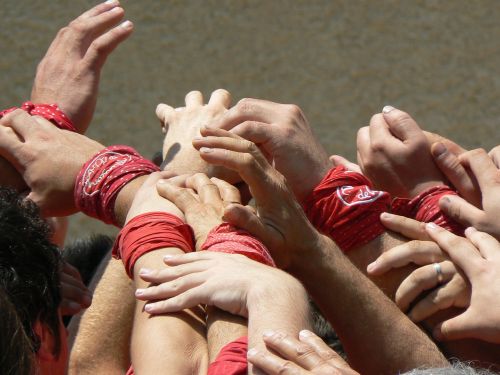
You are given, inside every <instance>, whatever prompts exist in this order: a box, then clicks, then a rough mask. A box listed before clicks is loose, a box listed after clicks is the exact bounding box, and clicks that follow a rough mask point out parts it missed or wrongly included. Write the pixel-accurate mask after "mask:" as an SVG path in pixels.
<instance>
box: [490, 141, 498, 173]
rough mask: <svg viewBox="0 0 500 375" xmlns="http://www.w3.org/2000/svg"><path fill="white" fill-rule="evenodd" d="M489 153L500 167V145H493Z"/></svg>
mask: <svg viewBox="0 0 500 375" xmlns="http://www.w3.org/2000/svg"><path fill="white" fill-rule="evenodd" d="M488 155H489V157H490V158H491V160H493V163H495V165H496V166H497V168H498V169H500V146H496V147H493V148H492V149H491V151H490V152H488Z"/></svg>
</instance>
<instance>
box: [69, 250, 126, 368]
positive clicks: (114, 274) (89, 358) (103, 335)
mask: <svg viewBox="0 0 500 375" xmlns="http://www.w3.org/2000/svg"><path fill="white" fill-rule="evenodd" d="M90 289H91V290H92V291H93V295H94V297H93V300H92V305H91V306H90V307H89V308H88V309H87V310H85V311H84V312H83V313H81V314H79V315H76V316H74V317H73V318H72V320H71V323H70V325H69V327H68V330H69V341H70V348H71V351H70V359H69V369H68V373H69V374H84V375H85V374H111V375H113V374H124V373H125V372H126V371H127V369H128V368H129V366H130V351H129V346H130V336H131V332H132V321H133V318H132V317H133V312H134V308H135V297H134V288H133V285H132V282H131V281H130V279H129V278H128V277H127V275H126V274H125V271H124V270H123V265H122V264H121V262H120V261H118V260H113V259H111V257H110V255H108V256H107V257H106V258H105V259H104V260H103V261H102V263H101V265H100V266H99V269H98V271H97V272H96V275H95V276H94V278H93V280H92V283H91V285H90Z"/></svg>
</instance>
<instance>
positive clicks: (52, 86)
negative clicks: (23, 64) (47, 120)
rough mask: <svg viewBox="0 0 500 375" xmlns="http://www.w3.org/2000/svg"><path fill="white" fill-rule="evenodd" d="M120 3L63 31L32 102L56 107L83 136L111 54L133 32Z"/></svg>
mask: <svg viewBox="0 0 500 375" xmlns="http://www.w3.org/2000/svg"><path fill="white" fill-rule="evenodd" d="M123 15H124V10H123V8H121V7H120V6H119V2H118V0H114V1H107V2H105V3H102V4H99V5H97V6H95V7H93V8H92V9H90V10H88V11H86V12H85V13H83V14H82V15H80V16H79V17H77V18H76V19H75V20H73V21H71V22H70V23H69V25H68V26H66V27H64V28H62V29H61V30H60V31H59V32H58V34H57V36H56V38H55V39H54V41H53V42H52V44H51V45H50V47H49V49H48V51H47V53H46V55H45V57H44V58H43V59H42V61H41V62H40V64H39V65H38V68H37V72H36V77H35V82H34V84H33V89H32V91H31V101H32V102H34V103H35V104H36V103H44V104H52V103H56V104H57V105H59V107H60V108H61V109H62V110H63V111H64V112H65V113H66V115H67V116H68V117H69V118H70V119H71V120H72V121H73V123H74V125H75V126H76V128H77V129H78V131H79V132H80V133H84V132H85V130H87V128H88V126H89V124H90V121H91V120H92V116H93V115H94V110H95V106H96V101H97V92H98V89H99V79H100V75H101V70H102V67H103V65H104V63H105V62H106V59H107V57H108V56H109V54H110V53H111V52H112V51H113V50H114V49H115V48H116V47H117V46H118V45H119V44H120V43H121V42H123V41H124V40H125V39H127V38H128V37H129V36H130V34H131V33H132V30H133V24H132V23H131V22H130V21H125V22H123V23H121V24H120V25H118V23H119V22H120V20H121V19H122V18H123Z"/></svg>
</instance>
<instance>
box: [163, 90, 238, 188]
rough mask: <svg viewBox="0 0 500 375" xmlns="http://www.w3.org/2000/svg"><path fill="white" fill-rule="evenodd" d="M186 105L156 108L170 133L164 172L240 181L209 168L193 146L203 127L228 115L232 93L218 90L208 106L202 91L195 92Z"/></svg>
mask: <svg viewBox="0 0 500 375" xmlns="http://www.w3.org/2000/svg"><path fill="white" fill-rule="evenodd" d="M185 103H186V106H185V107H178V108H173V107H171V106H169V105H167V104H163V103H162V104H159V105H158V106H157V107H156V116H157V117H158V119H159V120H160V122H161V127H162V130H163V132H164V133H166V135H165V139H164V141H163V164H162V169H164V170H168V171H171V172H174V173H175V174H177V175H181V174H194V173H197V172H201V173H205V174H207V175H208V176H209V177H214V176H215V177H219V178H222V179H224V180H226V181H230V182H237V181H239V178H238V177H237V176H236V175H235V174H234V173H231V172H230V171H228V170H225V169H224V168H219V167H215V168H214V166H210V165H208V164H207V163H206V162H205V161H203V160H202V159H201V158H200V156H199V153H198V152H197V151H196V150H195V149H194V148H193V145H192V141H193V139H195V138H196V137H199V135H200V128H201V127H202V126H207V125H210V124H212V123H214V122H217V120H218V119H219V118H221V117H222V116H223V115H224V113H226V112H227V110H228V108H229V106H230V105H231V94H230V93H229V92H228V91H226V90H223V89H218V90H215V91H214V92H213V93H212V95H211V96H210V100H209V101H208V103H207V104H204V101H203V95H202V94H201V92H199V91H191V92H189V93H188V94H187V95H186V98H185Z"/></svg>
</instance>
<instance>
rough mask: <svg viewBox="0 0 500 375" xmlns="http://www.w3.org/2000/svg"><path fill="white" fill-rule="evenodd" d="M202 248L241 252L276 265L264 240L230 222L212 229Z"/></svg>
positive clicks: (272, 265) (260, 261)
mask: <svg viewBox="0 0 500 375" xmlns="http://www.w3.org/2000/svg"><path fill="white" fill-rule="evenodd" d="M201 249H202V250H207V251H214V252H219V253H229V254H241V255H245V256H246V257H247V258H250V259H253V260H255V261H257V262H259V263H263V264H267V265H268V266H271V267H276V264H275V263H274V260H273V258H272V257H271V255H270V254H269V251H268V250H267V248H266V247H265V246H264V244H263V243H262V242H260V241H259V240H258V239H257V238H255V237H254V236H252V235H251V234H250V233H248V232H247V231H246V230H243V229H238V228H235V227H233V226H232V225H231V224H228V223H222V224H221V225H219V226H217V227H215V228H214V229H212V230H211V231H210V232H209V233H208V236H207V239H206V240H205V242H204V243H203V245H201Z"/></svg>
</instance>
